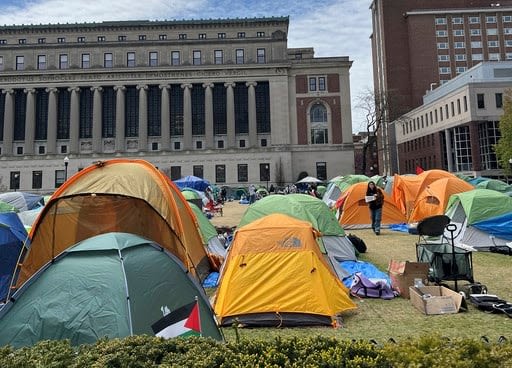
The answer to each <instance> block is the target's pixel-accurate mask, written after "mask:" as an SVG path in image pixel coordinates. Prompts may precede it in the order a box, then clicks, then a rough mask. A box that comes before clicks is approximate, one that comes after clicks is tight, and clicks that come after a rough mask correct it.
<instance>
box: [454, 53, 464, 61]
mask: <svg viewBox="0 0 512 368" xmlns="http://www.w3.org/2000/svg"><path fill="white" fill-rule="evenodd" d="M455 61H466V54H455Z"/></svg>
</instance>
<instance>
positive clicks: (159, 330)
mask: <svg viewBox="0 0 512 368" xmlns="http://www.w3.org/2000/svg"><path fill="white" fill-rule="evenodd" d="M151 328H152V329H153V332H154V333H155V335H156V336H160V337H163V338H166V339H169V338H172V337H177V336H180V337H187V336H201V319H200V318H199V302H198V301H197V300H195V301H193V302H192V303H189V304H187V305H184V306H183V307H180V308H178V309H176V310H174V311H172V312H171V313H169V314H167V315H166V316H164V317H163V318H161V319H159V320H158V321H156V322H155V323H154V324H153V325H152V326H151Z"/></svg>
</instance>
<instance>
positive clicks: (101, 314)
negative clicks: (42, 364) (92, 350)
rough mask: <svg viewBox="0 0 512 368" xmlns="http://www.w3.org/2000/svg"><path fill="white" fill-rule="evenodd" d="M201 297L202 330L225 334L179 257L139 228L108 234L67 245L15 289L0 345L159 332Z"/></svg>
mask: <svg viewBox="0 0 512 368" xmlns="http://www.w3.org/2000/svg"><path fill="white" fill-rule="evenodd" d="M196 297H197V300H198V303H199V310H200V321H201V327H202V334H203V336H209V337H212V338H215V339H218V340H221V335H220V333H219V330H218V328H217V326H216V323H215V321H214V319H213V313H212V309H211V307H210V305H209V302H208V299H207V297H206V295H205V294H204V292H203V291H202V288H201V286H200V285H199V284H198V283H197V282H196V281H195V280H194V279H193V278H192V277H191V276H190V275H189V273H188V272H187V270H186V269H185V268H184V267H183V266H182V265H181V262H180V261H179V260H178V259H177V258H176V257H174V256H173V255H172V254H170V253H169V252H167V251H166V250H165V249H163V248H162V247H160V246H159V245H158V244H156V243H154V242H151V241H149V240H147V239H144V238H141V237H139V236H137V235H133V234H126V233H107V234H102V235H99V236H95V237H92V238H89V239H87V240H84V241H83V242H80V243H79V244H77V245H76V246H74V247H70V248H68V249H66V250H65V251H64V253H62V254H61V256H60V257H59V258H57V259H56V260H55V261H54V262H53V263H49V264H47V265H46V266H45V267H43V268H41V269H40V270H39V271H38V272H37V273H36V274H34V277H33V278H32V279H31V280H30V281H29V282H28V283H25V284H24V285H23V287H22V288H21V289H19V290H18V291H17V292H16V293H15V294H14V295H13V298H14V300H16V301H15V302H12V301H10V302H8V303H7V304H6V305H5V307H4V308H3V309H1V310H0V330H1V331H2V333H1V334H0V345H6V344H11V345H12V346H14V347H21V346H30V345H33V344H35V343H36V342H38V341H41V340H46V339H50V340H62V339H69V340H70V341H71V343H72V344H73V345H79V344H92V343H94V342H96V341H97V340H98V339H100V338H103V337H107V338H122V337H125V336H131V335H138V334H147V335H154V334H155V333H154V331H153V330H152V327H151V326H152V325H153V324H154V323H155V322H157V321H159V320H160V319H162V317H163V316H164V315H165V314H167V313H169V312H172V311H173V310H176V309H178V308H180V307H181V306H183V305H186V304H188V303H191V302H194V300H195V299H196Z"/></svg>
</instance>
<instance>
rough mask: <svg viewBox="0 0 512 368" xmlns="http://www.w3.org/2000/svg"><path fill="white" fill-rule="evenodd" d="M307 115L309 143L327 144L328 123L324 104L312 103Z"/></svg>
mask: <svg viewBox="0 0 512 368" xmlns="http://www.w3.org/2000/svg"><path fill="white" fill-rule="evenodd" d="M309 117H310V122H311V144H327V143H328V140H329V136H328V131H329V129H328V128H329V125H328V121H327V109H326V108H325V106H324V105H322V104H320V103H317V104H315V105H313V106H312V107H311V110H310V112H309Z"/></svg>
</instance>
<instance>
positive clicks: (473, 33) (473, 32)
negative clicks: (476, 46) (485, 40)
mask: <svg viewBox="0 0 512 368" xmlns="http://www.w3.org/2000/svg"><path fill="white" fill-rule="evenodd" d="M471 36H480V28H474V29H472V30H471Z"/></svg>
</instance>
